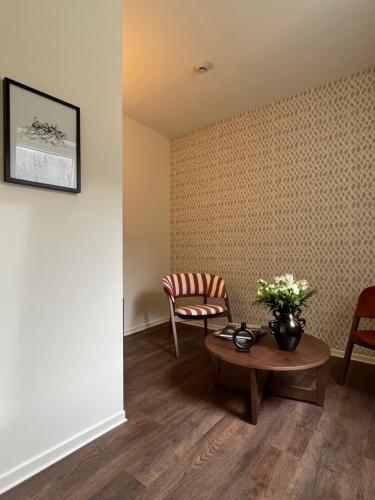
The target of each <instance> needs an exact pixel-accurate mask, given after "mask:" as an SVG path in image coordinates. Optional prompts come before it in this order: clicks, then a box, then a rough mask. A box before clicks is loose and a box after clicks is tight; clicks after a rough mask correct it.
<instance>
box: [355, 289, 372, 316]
mask: <svg viewBox="0 0 375 500" xmlns="http://www.w3.org/2000/svg"><path fill="white" fill-rule="evenodd" d="M355 316H357V317H358V318H375V286H370V287H368V288H365V289H364V290H363V291H362V292H361V295H360V296H359V299H358V304H357V309H356V311H355Z"/></svg>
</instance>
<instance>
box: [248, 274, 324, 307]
mask: <svg viewBox="0 0 375 500" xmlns="http://www.w3.org/2000/svg"><path fill="white" fill-rule="evenodd" d="M257 283H258V298H257V300H256V301H255V302H256V303H257V304H262V305H264V306H265V307H267V308H269V309H271V311H280V312H294V311H297V310H300V309H301V307H306V302H307V301H308V299H309V298H310V297H311V296H312V295H314V294H315V293H316V292H317V291H316V290H314V289H312V290H309V285H308V283H307V281H306V280H298V281H296V280H294V278H293V274H284V275H282V276H277V277H276V278H274V280H273V283H267V281H265V280H263V279H259V280H258V281H257Z"/></svg>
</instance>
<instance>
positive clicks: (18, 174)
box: [4, 78, 81, 193]
mask: <svg viewBox="0 0 375 500" xmlns="http://www.w3.org/2000/svg"><path fill="white" fill-rule="evenodd" d="M4 180H5V182H12V183H15V184H25V185H27V186H37V187H41V188H47V189H57V190H59V191H69V192H71V193H80V192H81V168H80V115H79V108H78V107H77V106H73V105H72V104H69V103H67V102H64V101H62V100H61V99H57V98H56V97H52V96H50V95H48V94H45V93H43V92H39V91H38V90H35V89H32V88H30V87H28V86H27V85H23V84H22V83H18V82H15V81H14V80H11V79H10V78H5V79H4Z"/></svg>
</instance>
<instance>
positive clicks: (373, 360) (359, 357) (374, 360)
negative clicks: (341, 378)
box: [331, 349, 375, 365]
mask: <svg viewBox="0 0 375 500" xmlns="http://www.w3.org/2000/svg"><path fill="white" fill-rule="evenodd" d="M344 355H345V351H341V350H340V349H331V356H335V357H336V358H343V357H344ZM351 359H352V360H353V361H360V362H361V363H367V364H369V365H375V356H365V355H364V354H357V353H355V352H353V354H352V357H351Z"/></svg>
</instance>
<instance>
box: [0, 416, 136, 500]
mask: <svg viewBox="0 0 375 500" xmlns="http://www.w3.org/2000/svg"><path fill="white" fill-rule="evenodd" d="M126 421H127V419H126V416H125V411H124V410H122V411H120V412H118V413H116V414H115V415H112V416H110V417H108V418H106V419H104V420H101V421H100V422H98V423H96V424H94V425H92V426H90V427H87V428H86V429H84V430H83V431H81V432H79V433H77V434H75V435H73V436H71V437H70V438H68V439H65V440H64V441H61V442H60V443H58V444H57V445H55V446H53V447H51V448H48V449H47V450H45V451H43V452H41V453H39V454H38V455H35V456H34V457H32V458H30V459H28V460H25V461H24V462H22V463H21V464H19V465H17V466H15V467H13V468H11V469H9V470H8V471H6V472H5V473H3V474H1V475H0V495H1V494H2V493H5V492H6V491H8V490H10V489H11V488H14V487H15V486H17V485H18V484H20V483H22V482H23V481H25V480H26V479H28V478H30V477H32V476H34V475H35V474H37V473H38V472H41V471H42V470H44V469H46V468H47V467H49V466H51V465H53V464H54V463H56V462H58V461H59V460H61V459H63V458H65V457H66V456H68V455H70V454H71V453H73V452H74V451H77V450H78V449H79V448H82V447H83V446H85V445H86V444H88V443H90V442H91V441H94V440H95V439H97V438H98V437H100V436H102V435H103V434H105V433H106V432H108V431H110V430H112V429H114V428H115V427H117V426H119V425H121V424H123V423H124V422H126Z"/></svg>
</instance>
